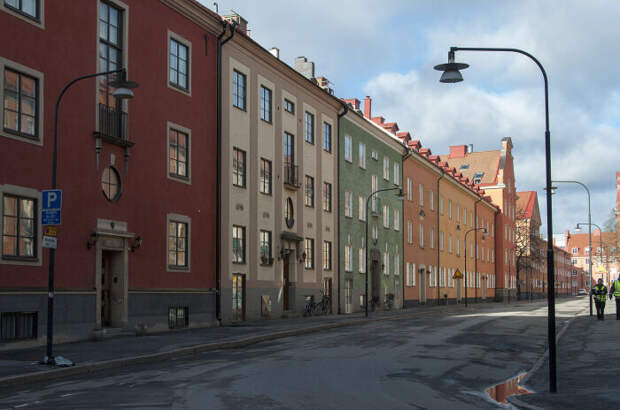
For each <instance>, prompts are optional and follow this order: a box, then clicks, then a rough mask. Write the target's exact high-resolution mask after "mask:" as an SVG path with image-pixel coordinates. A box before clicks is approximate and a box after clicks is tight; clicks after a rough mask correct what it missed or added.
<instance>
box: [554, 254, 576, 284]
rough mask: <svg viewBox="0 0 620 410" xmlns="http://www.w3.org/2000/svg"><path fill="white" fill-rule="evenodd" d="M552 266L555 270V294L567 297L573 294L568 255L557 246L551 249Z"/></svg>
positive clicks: (571, 268) (571, 267)
mask: <svg viewBox="0 0 620 410" xmlns="http://www.w3.org/2000/svg"><path fill="white" fill-rule="evenodd" d="M553 258H554V259H553V260H554V262H553V265H554V269H555V294H556V295H558V296H568V295H572V294H573V265H572V262H571V257H570V253H568V252H567V251H566V250H564V249H562V248H559V247H557V246H554V247H553Z"/></svg>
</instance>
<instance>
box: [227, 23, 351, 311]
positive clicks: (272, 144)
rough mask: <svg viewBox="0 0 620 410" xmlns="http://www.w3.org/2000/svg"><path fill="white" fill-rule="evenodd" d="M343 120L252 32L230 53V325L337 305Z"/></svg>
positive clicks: (336, 104) (240, 36) (239, 37)
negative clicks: (324, 301)
mask: <svg viewBox="0 0 620 410" xmlns="http://www.w3.org/2000/svg"><path fill="white" fill-rule="evenodd" d="M232 18H233V19H234V18H236V19H237V20H239V21H244V20H243V19H240V18H239V17H238V16H232ZM313 74H314V73H312V75H311V77H313ZM339 111H342V104H341V102H340V101H339V100H337V99H336V98H334V97H333V96H331V95H330V94H329V93H327V92H326V91H324V90H323V89H321V88H320V87H319V86H317V85H316V84H315V82H313V81H312V80H311V79H308V78H306V77H304V76H302V75H301V74H300V73H298V72H297V71H295V70H293V69H292V68H291V67H290V66H288V65H287V64H285V63H283V62H282V61H280V60H279V58H278V57H277V56H275V55H273V54H272V53H270V52H269V51H267V50H266V49H264V48H262V47H261V46H260V45H258V44H257V43H256V42H254V41H253V40H252V39H251V38H250V37H249V36H247V35H246V34H245V32H244V25H243V24H242V25H241V26H240V28H238V29H237V32H236V33H235V34H234V36H233V37H232V39H231V40H230V41H229V42H228V43H226V44H225V45H224V46H223V48H222V113H223V116H222V135H223V138H222V146H221V150H222V162H221V175H222V178H221V186H220V190H221V191H220V192H221V198H222V206H221V209H222V212H221V220H220V224H221V236H220V238H219V240H220V244H221V251H220V255H221V260H222V263H221V289H222V296H221V301H222V302H221V303H222V305H221V309H222V310H221V312H222V319H223V320H224V321H238V320H245V319H248V318H260V317H280V316H281V315H294V314H301V313H302V312H303V311H304V307H305V304H306V301H307V298H309V297H313V298H314V299H315V300H317V301H318V300H320V297H321V295H320V294H321V292H322V291H323V292H324V293H326V294H327V295H330V296H331V300H332V302H333V300H334V296H335V295H337V290H338V289H337V286H338V283H337V280H336V279H337V275H336V274H337V268H338V266H339V262H338V252H337V249H338V245H337V244H338V242H337V240H338V236H337V234H338V212H337V210H338V203H337V193H338V175H337V160H338V148H339V147H338V135H337V121H338V113H339ZM333 306H335V304H333Z"/></svg>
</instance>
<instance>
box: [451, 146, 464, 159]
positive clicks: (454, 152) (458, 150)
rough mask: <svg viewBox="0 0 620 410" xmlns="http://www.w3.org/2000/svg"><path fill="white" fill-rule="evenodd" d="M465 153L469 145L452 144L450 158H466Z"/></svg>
mask: <svg viewBox="0 0 620 410" xmlns="http://www.w3.org/2000/svg"><path fill="white" fill-rule="evenodd" d="M465 154H467V145H451V146H450V155H449V156H448V158H465Z"/></svg>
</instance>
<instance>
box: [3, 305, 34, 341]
mask: <svg viewBox="0 0 620 410" xmlns="http://www.w3.org/2000/svg"><path fill="white" fill-rule="evenodd" d="M37 316H38V313H37V312H2V313H0V340H2V341H9V340H23V339H36V338H37V330H38V326H37V325H38V320H37Z"/></svg>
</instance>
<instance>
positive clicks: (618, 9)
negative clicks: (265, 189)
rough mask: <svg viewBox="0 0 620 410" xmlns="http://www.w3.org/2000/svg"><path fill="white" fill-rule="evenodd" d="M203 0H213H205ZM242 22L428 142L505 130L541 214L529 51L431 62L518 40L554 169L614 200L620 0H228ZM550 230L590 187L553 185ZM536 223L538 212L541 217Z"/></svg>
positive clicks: (485, 145) (494, 145)
mask: <svg viewBox="0 0 620 410" xmlns="http://www.w3.org/2000/svg"><path fill="white" fill-rule="evenodd" d="M202 2H203V4H205V5H207V6H208V7H211V8H212V7H213V6H212V4H213V2H210V1H209V2H208V1H202ZM218 5H219V11H220V13H221V14H227V13H229V12H230V10H231V9H232V10H235V11H236V12H238V13H239V14H240V15H242V16H243V17H244V18H245V19H247V20H248V21H249V28H250V29H251V36H252V37H253V38H254V39H255V40H256V41H258V42H259V43H260V44H261V45H263V46H264V47H266V48H270V47H274V46H275V47H278V48H280V51H281V59H282V60H283V61H285V62H287V63H288V64H290V65H292V63H293V60H294V58H295V57H296V56H301V55H303V56H306V57H307V58H308V59H309V60H311V61H314V62H315V63H316V71H317V75H323V76H325V77H327V78H328V79H329V80H330V81H331V82H332V83H333V88H334V90H335V94H336V95H337V96H339V97H343V98H351V97H357V98H359V99H360V100H361V99H363V97H364V96H366V95H370V96H371V97H372V98H373V115H382V116H384V117H385V118H386V119H387V120H389V121H396V122H398V124H399V126H400V128H401V129H402V130H409V131H410V132H412V133H413V135H414V136H415V137H416V138H419V139H421V140H422V143H423V145H424V146H427V147H430V148H431V150H432V151H433V153H446V152H448V147H449V146H450V145H456V144H473V145H474V150H490V149H499V147H500V140H501V139H502V138H503V137H511V138H512V140H513V143H514V146H515V148H514V156H515V168H516V170H515V172H516V183H517V189H518V190H537V191H538V194H539V201H540V209H541V214H542V216H543V218H545V215H546V210H545V196H544V191H543V187H544V175H545V168H544V98H543V96H544V94H543V82H542V78H541V75H540V71H539V70H538V68H537V67H536V66H535V64H534V63H533V62H531V60H529V59H528V58H526V57H523V56H519V55H516V54H515V55H511V54H508V53H494V54H488V53H473V52H469V53H468V52H459V53H457V60H458V61H462V62H466V63H469V64H470V68H469V69H467V70H465V71H463V76H464V77H465V81H464V82H463V83H459V84H454V85H447V84H441V83H439V82H438V79H439V75H438V73H437V72H435V71H434V70H433V69H432V67H433V66H434V65H436V64H439V63H443V62H445V60H446V58H447V53H448V50H449V47H450V46H453V45H455V46H463V47H467V46H469V47H514V48H521V49H524V50H526V51H528V52H530V53H532V54H533V55H534V56H536V57H537V58H538V59H539V60H540V61H541V63H542V64H543V65H544V66H545V69H546V70H547V74H548V75H549V95H550V123H551V134H552V172H553V178H554V179H576V180H579V181H581V182H584V183H585V184H587V185H588V186H589V187H590V190H591V192H592V221H593V222H594V223H597V224H599V225H602V224H603V223H604V221H605V220H606V219H607V217H608V216H609V213H610V211H611V209H612V208H614V207H615V190H616V187H615V172H616V171H620V160H619V158H620V120H619V118H620V117H619V115H620V85H619V84H620V82H618V81H616V78H617V67H619V66H620V65H619V64H618V63H620V56H619V54H618V53H617V43H618V40H619V38H620V35H619V34H618V33H619V31H618V30H617V25H618V22H620V2H619V1H616V0H589V1H581V0H545V1H535V0H520V1H516V0H513V1H508V0H506V1H493V0H469V1H452V0H388V1H382V2H380V1H369V0H341V1H333V0H332V1H328V0H314V1H301V0H299V1H293V0H261V1H255V0H227V1H220V2H218ZM553 199H554V206H553V212H554V231H555V232H556V233H560V232H563V231H564V229H572V228H573V227H574V226H575V223H576V222H581V221H583V220H586V217H587V210H586V200H585V193H584V192H583V190H582V189H581V188H580V187H578V186H576V185H575V186H571V185H561V186H560V189H559V190H558V191H557V193H556V195H554V197H553ZM543 223H544V220H543Z"/></svg>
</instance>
